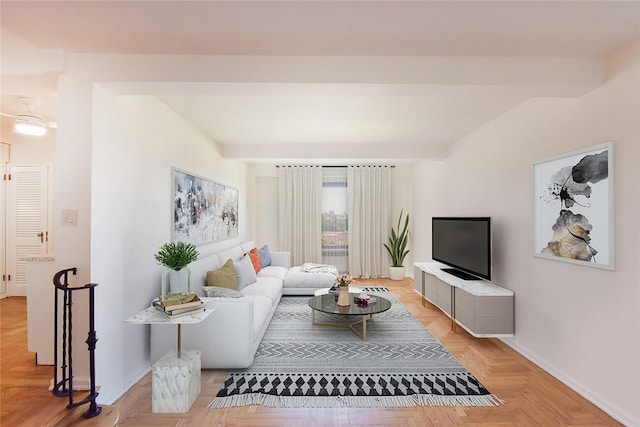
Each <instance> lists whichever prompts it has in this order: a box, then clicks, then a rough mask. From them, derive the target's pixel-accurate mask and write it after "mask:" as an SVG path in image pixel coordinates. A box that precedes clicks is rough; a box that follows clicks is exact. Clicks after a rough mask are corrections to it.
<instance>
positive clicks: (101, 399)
mask: <svg viewBox="0 0 640 427" xmlns="http://www.w3.org/2000/svg"><path fill="white" fill-rule="evenodd" d="M149 372H151V366H149V367H147V368H145V369H143V370H142V371H141V372H140V373H138V375H134V376H133V377H132V378H130V379H129V381H127V383H126V384H125V385H124V386H123V388H122V389H121V390H118V391H116V392H114V393H111V394H110V395H108V396H104V395H101V394H99V395H98V399H97V401H98V403H100V404H104V405H113V404H114V403H115V402H116V400H118V399H120V398H121V397H122V396H124V394H125V393H126V392H127V391H129V389H130V388H131V387H133V386H134V385H136V384H137V383H138V382H139V381H140V380H142V378H144V376H145V375H147V374H148V373H149Z"/></svg>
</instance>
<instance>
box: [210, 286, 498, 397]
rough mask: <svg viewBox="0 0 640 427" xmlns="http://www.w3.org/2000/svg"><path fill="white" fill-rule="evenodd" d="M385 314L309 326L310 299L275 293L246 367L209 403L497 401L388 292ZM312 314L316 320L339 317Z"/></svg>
mask: <svg viewBox="0 0 640 427" xmlns="http://www.w3.org/2000/svg"><path fill="white" fill-rule="evenodd" d="M380 295H381V296H384V297H385V298H387V299H389V300H391V302H392V306H391V309H390V310H389V311H386V312H384V313H381V314H378V315H376V316H374V320H373V321H368V322H367V341H366V342H363V341H361V340H360V338H358V337H357V336H356V335H355V334H354V333H353V332H352V331H350V330H349V329H347V328H338V327H331V326H313V325H312V324H311V309H310V308H309V306H308V304H307V301H308V300H309V297H282V300H281V302H280V304H279V305H278V307H277V308H276V312H275V313H274V315H273V318H272V320H271V323H270V325H269V327H268V329H267V331H266V333H265V336H264V338H263V340H262V343H261V344H260V345H259V347H258V351H257V353H256V356H255V360H254V363H253V365H251V366H250V367H249V368H247V369H240V370H234V371H231V372H230V374H229V376H228V377H227V378H226V379H225V381H224V387H223V388H222V390H220V392H219V393H218V395H217V397H216V398H215V399H214V400H213V402H211V404H210V405H209V407H210V408H225V407H232V406H244V405H263V406H270V407H285V408H296V407H325V408H326V407H406V406H498V405H501V404H502V403H503V402H502V401H501V400H500V399H499V398H497V397H496V396H494V395H492V394H491V393H490V392H489V391H488V390H486V389H485V388H484V387H483V386H482V384H480V382H479V381H478V380H477V379H476V378H474V376H473V375H471V373H469V372H468V371H467V370H466V369H465V368H464V367H463V366H462V365H461V364H460V362H458V360H456V359H455V358H454V357H453V355H451V353H449V352H448V351H447V350H446V349H445V348H444V346H443V345H442V344H441V343H440V342H439V341H438V340H437V339H436V338H435V337H433V336H432V335H431V333H429V331H427V330H426V329H425V328H424V327H423V326H422V324H421V323H420V322H419V321H418V320H417V319H416V318H415V317H414V316H413V315H412V314H411V313H409V311H408V310H407V309H406V308H405V307H404V306H403V305H402V304H401V303H400V302H399V301H398V300H397V299H395V298H394V297H393V296H392V295H391V294H390V293H387V292H384V291H383V292H380ZM342 319H343V318H341V317H339V316H331V315H326V314H323V313H316V320H318V321H331V322H336V321H341V320H342ZM352 321H353V320H352Z"/></svg>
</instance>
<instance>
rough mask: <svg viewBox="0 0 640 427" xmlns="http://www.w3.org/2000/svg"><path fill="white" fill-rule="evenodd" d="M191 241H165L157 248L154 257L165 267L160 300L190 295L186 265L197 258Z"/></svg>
mask: <svg viewBox="0 0 640 427" xmlns="http://www.w3.org/2000/svg"><path fill="white" fill-rule="evenodd" d="M198 255H199V254H198V251H197V250H196V247H195V245H194V244H193V243H186V242H171V243H165V244H164V245H162V246H161V247H160V249H158V252H156V254H155V259H156V261H157V262H158V264H160V265H163V266H165V267H167V269H166V270H165V271H164V272H163V273H162V294H161V300H162V302H166V301H172V300H182V299H184V298H187V297H189V296H190V295H191V293H192V292H191V271H190V270H189V268H188V267H187V266H188V265H189V264H190V263H192V262H193V261H195V260H196V259H198Z"/></svg>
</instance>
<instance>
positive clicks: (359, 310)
mask: <svg viewBox="0 0 640 427" xmlns="http://www.w3.org/2000/svg"><path fill="white" fill-rule="evenodd" d="M355 296H358V294H357V293H350V294H349V299H350V302H351V304H350V305H348V306H339V305H338V304H336V303H337V302H338V295H335V294H325V295H316V296H314V297H312V298H311V299H310V300H309V307H311V308H312V309H314V310H317V311H321V312H323V313H330V314H345V315H352V316H366V315H367V314H377V313H382V312H383V311H387V310H389V309H390V308H391V301H389V300H388V299H385V298H383V297H381V296H379V295H375V297H376V302H375V303H373V304H368V305H360V304H356V303H355V302H353V297H355Z"/></svg>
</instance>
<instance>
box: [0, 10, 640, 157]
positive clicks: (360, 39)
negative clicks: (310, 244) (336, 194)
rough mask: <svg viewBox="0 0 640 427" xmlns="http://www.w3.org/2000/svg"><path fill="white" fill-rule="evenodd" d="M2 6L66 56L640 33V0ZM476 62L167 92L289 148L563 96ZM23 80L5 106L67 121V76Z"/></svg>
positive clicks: (474, 116) (455, 127) (425, 127)
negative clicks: (408, 75)
mask: <svg viewBox="0 0 640 427" xmlns="http://www.w3.org/2000/svg"><path fill="white" fill-rule="evenodd" d="M0 12H1V13H0V20H1V24H2V28H3V29H5V30H9V31H10V32H11V33H13V34H15V35H17V36H18V37H20V38H22V39H24V40H25V41H26V42H28V43H30V44H32V45H34V46H35V47H37V48H39V49H62V50H64V51H65V52H67V53H75V52H91V53H126V54H167V55H185V54H189V55H265V56H266V55H269V56H296V57H304V56H309V57H311V56H317V57H323V56H336V57H339V58H341V59H344V58H348V57H353V58H356V59H357V58H362V57H364V56H371V57H392V58H405V57H434V58H444V57H458V58H460V57H465V58H476V59H477V58H484V59H487V58H497V57H500V58H502V59H505V58H515V57H518V58H523V57H540V58H547V59H548V58H578V57H581V58H602V57H604V56H606V55H607V54H609V53H611V52H613V51H615V50H616V49H619V48H620V47H622V46H624V45H626V44H629V43H630V42H632V41H634V40H637V39H640V2H638V1H623V2H612V1H600V2H573V1H555V2H544V1H532V2H525V1H508V2H497V1H487V2H485V1H471V2H459V1H441V2H434V1H414V2H398V1H377V2H365V1H351V2H345V1H315V2H313V1H291V2H272V1H258V2H246V1H231V2H219V1H204V2H203V1H200V2H196V1H187V0H183V1H158V2H156V1H92V2H82V1H71V2H61V1H42V2H31V1H30V2H24V1H5V0H3V1H2V2H1V3H0ZM2 49H3V53H4V51H5V49H6V46H5V43H4V41H3V44H2ZM47 52H48V51H47ZM470 64H474V63H473V62H470ZM408 71H410V70H408ZM465 71H468V73H467V77H466V80H465V78H464V74H462V77H461V75H458V76H456V78H455V79H453V80H454V81H453V83H449V84H447V85H446V87H447V90H434V88H435V89H437V87H436V86H437V85H434V83H433V82H429V81H428V79H426V80H427V81H426V83H428V84H425V85H424V86H418V87H413V89H415V90H409V89H411V88H409V89H408V88H407V87H406V86H403V82H401V81H394V80H393V79H392V78H391V77H390V78H389V79H390V81H385V82H383V83H381V84H379V85H377V86H372V85H367V84H364V83H363V82H354V81H351V80H350V81H344V82H337V83H338V84H333V85H327V84H325V82H315V81H313V80H311V79H310V80H305V79H304V77H301V76H303V75H304V72H305V71H304V70H301V71H300V75H299V76H298V77H299V80H301V81H304V83H300V82H297V83H296V84H293V83H290V82H286V81H285V82H283V81H279V80H278V81H276V80H275V79H273V78H271V77H267V76H266V75H265V79H264V81H263V82H261V83H254V84H253V85H251V86H250V90H247V86H246V85H237V86H227V87H225V90H224V91H216V90H206V91H204V92H203V93H202V94H193V93H191V92H189V93H184V94H180V93H179V92H176V91H173V93H175V94H174V95H159V99H161V101H162V102H164V103H166V104H167V105H169V106H170V107H171V108H173V109H174V110H175V111H177V112H178V113H179V114H181V115H183V116H184V117H185V118H187V119H188V120H190V121H191V122H192V123H194V125H195V126H197V127H199V128H200V129H202V130H203V132H205V133H206V134H208V135H209V136H210V137H211V138H213V139H215V140H216V141H217V142H218V143H219V144H220V145H221V146H222V147H223V148H224V147H227V148H229V150H227V151H229V152H234V150H233V147H236V150H235V152H237V151H238V150H237V147H238V146H240V147H243V146H246V147H258V146H264V145H267V146H273V147H278V146H280V147H288V146H291V144H298V145H300V144H308V145H309V146H310V147H312V146H317V145H318V144H363V143H367V144H373V145H372V146H378V145H379V146H384V145H385V144H406V145H415V146H419V145H433V146H442V145H445V144H447V143H450V142H452V141H454V140H455V139H457V138H460V137H461V136H464V135H465V134H466V133H469V132H471V131H473V130H474V129H477V128H478V127H480V126H482V125H483V124H485V123H487V122H488V121H490V120H492V119H494V118H495V117H497V116H499V115H500V114H503V113H504V112H506V111H508V110H509V109H511V108H513V107H514V106H515V105H517V104H519V103H521V102H524V101H526V100H527V99H529V98H531V97H532V96H549V95H551V96H554V94H553V93H551V94H550V93H549V92H548V90H547V89H548V88H545V90H543V91H541V92H540V93H539V94H538V93H536V92H535V91H532V90H531V87H530V86H532V85H531V81H526V82H524V83H523V89H522V90H517V89H516V90H509V91H500V90H497V91H495V93H494V92H491V91H481V92H478V91H477V90H476V86H477V84H478V82H477V79H476V77H475V74H474V72H475V70H474V69H473V66H471V67H470V68H469V69H468V70H465ZM534 71H535V70H534ZM527 72H528V73H530V74H531V73H532V70H527ZM391 74H393V73H391ZM523 75H524V74H523ZM23 77H24V76H16V75H9V74H8V73H6V72H4V70H3V76H2V79H3V80H2V95H3V96H2V110H3V111H5V112H6V110H12V109H13V110H14V111H12V113H14V114H15V113H16V112H20V111H15V109H16V108H21V106H20V105H17V104H16V99H17V96H18V95H23V94H24V95H29V96H32V97H34V98H35V99H38V100H40V101H41V102H40V104H41V105H40V107H41V108H42V110H41V111H42V113H41V114H43V115H45V112H46V115H48V117H45V119H47V120H55V88H52V87H51V86H52V85H51V81H52V80H53V81H55V79H52V78H51V74H50V73H42V75H41V76H40V80H37V79H36V80H35V81H34V76H33V75H31V76H30V77H29V79H30V82H29V83H28V84H25V81H24V80H23ZM513 79H514V80H516V81H517V80H518V78H517V76H516V77H514V78H513ZM509 80H510V78H509V76H508V73H507V75H506V77H504V84H509V85H511V86H513V85H514V83H513V81H509ZM211 83H212V84H218V82H211ZM525 84H527V85H528V86H527V87H526V88H524V85H525ZM563 84H565V85H566V81H564V83H563ZM494 85H497V86H499V85H500V82H495V83H494ZM40 86H44V88H43V87H40ZM452 87H453V89H454V90H452ZM525 89H526V90H525ZM29 92H30V93H29ZM563 94H565V92H563V91H562V90H560V91H559V92H558V95H557V96H563ZM51 104H53V105H51ZM223 151H224V150H223ZM267 151H268V150H267ZM302 152H303V151H302ZM309 152H311V150H310V151H309ZM272 153H273V154H272V155H273V156H274V157H286V152H282V151H278V150H277V149H274V150H272ZM365 154H366V155H365ZM374 154H375V153H363V154H362V156H363V157H371V156H374ZM297 155H298V156H299V153H298V154H297Z"/></svg>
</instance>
